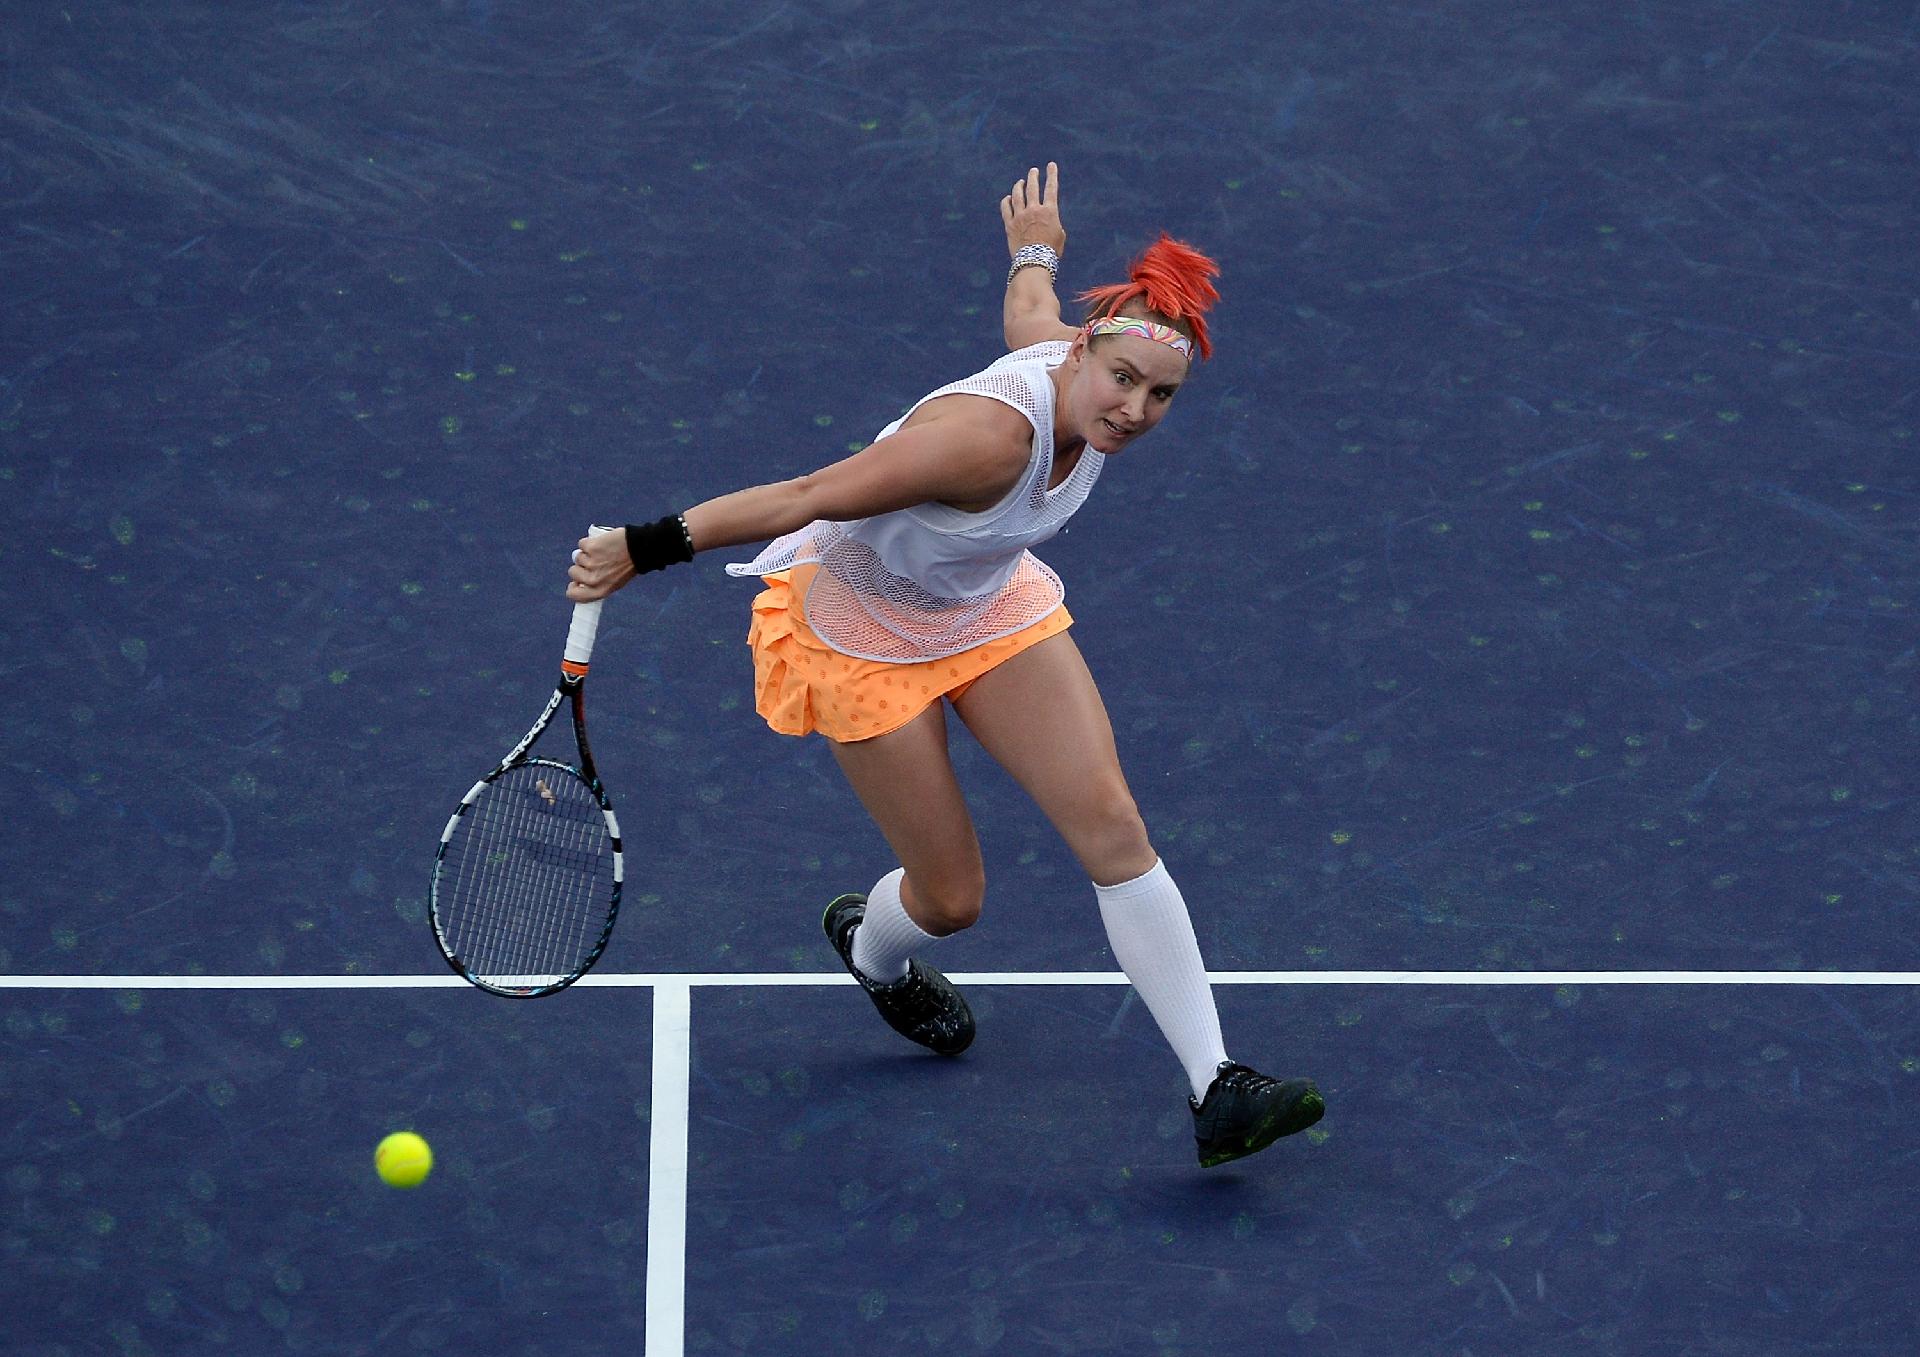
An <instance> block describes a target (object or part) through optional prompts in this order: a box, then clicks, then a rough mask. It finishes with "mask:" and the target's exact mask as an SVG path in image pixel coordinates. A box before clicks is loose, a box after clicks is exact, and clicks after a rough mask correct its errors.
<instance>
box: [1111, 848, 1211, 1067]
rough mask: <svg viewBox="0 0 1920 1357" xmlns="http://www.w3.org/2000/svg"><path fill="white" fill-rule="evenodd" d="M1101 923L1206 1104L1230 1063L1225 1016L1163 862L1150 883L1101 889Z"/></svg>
mask: <svg viewBox="0 0 1920 1357" xmlns="http://www.w3.org/2000/svg"><path fill="white" fill-rule="evenodd" d="M1093 889H1094V891H1095V893H1096V894H1098V895H1099V897H1100V922H1102V923H1103V924H1105V925H1106V927H1107V941H1108V942H1109V943H1111V944H1112V946H1113V955H1114V957H1115V959H1116V960H1118V961H1119V963H1120V969H1121V970H1123V971H1125V972H1126V973H1127V979H1129V980H1131V981H1132V982H1133V987H1134V989H1135V990H1137V991H1138V992H1139V994H1140V998H1141V1000H1142V1001H1143V1002H1145V1004H1146V1006H1147V1011H1148V1012H1149V1013H1151V1014H1153V1020H1154V1021H1155V1022H1157V1023H1159V1024H1160V1031H1161V1034H1162V1035H1164V1036H1165V1037H1166V1039H1167V1044H1168V1045H1170V1046H1172V1047H1173V1053H1174V1054H1175V1055H1177V1056H1178V1057H1180V1063H1181V1064H1182V1065H1184V1066H1186V1070H1187V1082H1188V1083H1189V1084H1192V1085H1193V1096H1194V1097H1195V1098H1204V1097H1205V1096H1206V1094H1207V1086H1208V1085H1209V1084H1211V1083H1212V1082H1213V1076H1214V1072H1215V1070H1216V1069H1217V1067H1218V1066H1219V1064H1220V1062H1221V1061H1223V1060H1225V1059H1226V1058H1227V1051H1226V1045H1225V1043H1224V1042H1222V1040H1221V1039H1220V1012H1219V1010H1218V1009H1217V1008H1215V1007H1214V1004H1213V989H1212V987H1211V986H1210V985H1209V984H1208V982H1207V968H1206V965H1205V963H1203V962H1202V961H1201V960H1200V943H1199V941H1198V939H1196V938H1195V937H1194V935H1193V920H1192V919H1191V918H1190V917H1189V916H1188V914H1187V902H1186V901H1185V900H1184V899H1182V898H1181V895H1180V888H1179V887H1178V886H1176V885H1174V884H1173V878H1172V877H1170V876H1168V875H1167V868H1166V864H1165V863H1162V862H1156V863H1154V864H1153V870H1152V871H1150V872H1148V873H1147V874H1146V875H1145V876H1138V877H1135V878H1134V879H1133V880H1131V881H1123V882H1121V883H1120V884H1119V885H1117V886H1102V885H1098V884H1096V885H1095V886H1094V888H1093Z"/></svg>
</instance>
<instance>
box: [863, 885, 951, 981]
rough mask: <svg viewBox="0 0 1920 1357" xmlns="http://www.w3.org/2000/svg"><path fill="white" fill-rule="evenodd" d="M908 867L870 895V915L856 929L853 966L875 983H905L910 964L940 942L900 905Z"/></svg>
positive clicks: (868, 905) (867, 913)
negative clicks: (901, 884)
mask: <svg viewBox="0 0 1920 1357" xmlns="http://www.w3.org/2000/svg"><path fill="white" fill-rule="evenodd" d="M906 875H907V871H906V868H904V867H895V868H894V869H893V870H892V871H890V872H888V873H887V874H886V875H885V876H883V877H881V878H880V879H879V880H878V881H876V882H874V883H873V889H872V890H870V891H868V892H867V912H866V915H865V917H864V918H862V919H861V920H860V926H859V927H858V928H856V929H854V930H853V964H854V966H855V967H856V968H857V969H858V970H859V972H860V974H862V975H864V976H866V977H867V979H869V980H871V981H873V982H874V983H876V984H881V985H887V984H891V983H892V982H894V981H895V980H904V979H905V978H906V974H907V962H908V961H910V960H911V959H912V958H913V957H914V956H915V955H917V954H918V953H919V952H921V951H923V950H924V949H925V948H927V947H929V946H931V945H932V944H934V943H936V942H938V941H939V939H938V938H936V937H934V936H933V934H931V933H929V932H927V931H926V930H925V929H923V928H921V927H920V925H919V924H917V923H915V922H914V921H913V920H912V919H910V918H908V917H907V910H906V906H904V905H902V904H901V903H900V882H901V881H902V880H903V879H905V877H906Z"/></svg>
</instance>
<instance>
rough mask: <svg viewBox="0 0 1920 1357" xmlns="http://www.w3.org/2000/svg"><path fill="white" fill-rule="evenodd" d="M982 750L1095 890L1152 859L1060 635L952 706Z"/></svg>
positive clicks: (1139, 870)
mask: <svg viewBox="0 0 1920 1357" xmlns="http://www.w3.org/2000/svg"><path fill="white" fill-rule="evenodd" d="M954 708H955V710H956V711H958V712H959V713H960V719H961V720H963V721H965V722H966V723H967V728H968V729H969V730H971V731H972V732H973V735H974V738H975V739H977V740H979V741H980V743H981V745H982V746H983V747H984V748H985V749H986V751H987V752H988V753H989V754H991V755H993V757H994V759H995V760H996V761H997V762H998V763H999V764H1000V766H1001V767H1003V768H1005V769H1006V770H1007V772H1008V773H1010V774H1012V776H1013V779H1014V781H1016V782H1018V783H1019V784H1020V785H1021V786H1022V787H1023V788H1025V789H1026V792H1027V795H1029V796H1031V797H1032V798H1033V800H1034V803H1035V804H1036V805H1038V806H1039V807H1040V809H1041V811H1042V812H1043V813H1044V814H1045V815H1046V817H1047V818H1048V819H1049V820H1050V821H1052V822H1053V826H1054V828H1055V829H1057V830H1059V831H1060V836H1061V838H1063V839H1065V840H1066V843H1067V847H1068V848H1070V849H1072V850H1073V853H1074V856H1075V857H1077V858H1079V859H1080V865H1081V866H1082V867H1084V868H1085V869H1086V871H1087V874H1088V875H1089V876H1091V877H1092V878H1093V879H1094V881H1095V882H1097V883H1098V884H1100V885H1103V886H1112V885H1118V884H1119V883H1120V882H1122V881H1131V880H1133V879H1134V878H1135V877H1137V876H1141V875H1143V874H1144V873H1146V872H1149V871H1151V870H1152V869H1153V864H1154V863H1155V862H1156V861H1157V860H1158V859H1157V857H1156V855H1155V853H1154V851H1153V845H1152V844H1151V843H1150V842H1149V841H1148V838H1147V827H1146V825H1145V824H1144V823H1143V822H1142V821H1141V819H1140V812H1139V810H1138V808H1137V807H1136V806H1135V805H1134V801H1133V793H1132V791H1130V790H1129V789H1128V787H1127V779H1126V776H1125V775H1124V774H1123V773H1122V772H1121V771H1120V755H1119V753H1118V751H1117V750H1116V749H1115V748H1114V742H1113V723H1112V722H1111V721H1110V720H1109V719H1108V717H1107V708H1106V704H1105V703H1104V702H1102V701H1101V700H1100V690H1099V688H1098V687H1097V686H1095V684H1094V681H1093V675H1092V674H1091V673H1090V672H1089V671H1088V669H1087V664H1086V661H1085V660H1083V659H1082V658H1081V657H1080V647H1079V646H1077V645H1075V644H1074V642H1073V637H1072V636H1071V635H1070V634H1069V633H1066V632H1062V633H1060V634H1059V635H1057V636H1050V637H1048V638H1047V639H1046V640H1044V641H1042V642H1040V643H1039V644H1038V645H1036V646H1034V647H1032V648H1031V649H1029V650H1023V651H1021V652H1020V653H1019V654H1018V655H1015V656H1014V657H1013V658H1012V659H1010V660H1008V661H1007V662H1006V663H1005V664H1002V665H1000V666H999V667H998V668H996V669H993V670H991V671H989V672H988V673H986V674H984V675H982V676H981V677H980V679H978V680H977V681H976V682H975V683H974V685H973V686H972V687H971V688H969V689H968V690H967V691H966V693H965V694H964V695H963V696H962V697H961V699H960V701H959V702H957V703H955V704H954Z"/></svg>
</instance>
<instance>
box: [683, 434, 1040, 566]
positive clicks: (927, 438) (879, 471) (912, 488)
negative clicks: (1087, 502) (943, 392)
mask: <svg viewBox="0 0 1920 1357" xmlns="http://www.w3.org/2000/svg"><path fill="white" fill-rule="evenodd" d="M955 405H956V408H955V409H953V410H952V411H951V412H949V413H946V414H943V415H942V416H941V417H939V418H935V419H929V420H927V421H926V422H924V423H918V424H915V425H914V426H913V427H911V428H907V429H902V430H901V431H900V432H898V433H896V434H893V435H892V436H890V437H887V438H883V439H881V440H880V441H879V442H878V443H874V444H871V445H870V446H868V447H865V448H862V449H861V450H860V451H859V452H856V453H854V454H853V455H852V456H851V457H846V458H843V459H842V460H840V461H838V462H835V463H833V464H832V465H830V466H825V467H822V468H820V469H819V470H818V471H813V472H809V473H808V474H807V475H804V476H798V477H795V478H794V479H793V480H790V481H775V482H772V483H770V484H767V485H756V486H752V487H750V488H749V489H746V490H736V491H734V492H733V493H732V494H729V495H721V496H720V497H719V498H717V499H710V500H707V501H706V502H705V503H703V504H696V505H694V507H693V508H691V509H689V510H687V511H686V513H685V514H683V515H682V517H683V518H685V519H686V523H687V531H688V533H689V534H691V536H692V537H693V548H694V550H695V551H707V550H710V549H712V548H714V547H730V546H738V545H739V544H741V543H743V542H765V541H768V540H770V539H772V538H775V537H779V536H782V535H783V534H785V533H789V532H793V531H794V530H795V529H797V528H804V527H805V526H806V525H807V524H809V523H812V522H813V521H814V520H816V519H827V520H830V521H833V522H847V521H849V520H851V519H856V518H871V517H873V516H874V515H875V514H884V513H891V512H892V511H894V510H895V509H909V508H912V507H913V506H914V505H916V504H929V503H934V502H943V503H950V504H966V503H972V502H978V501H983V500H985V501H992V500H996V499H998V498H1000V497H1001V496H1002V495H1004V494H1006V492H1007V491H1008V490H1010V489H1012V488H1013V483H1014V481H1015V480H1017V479H1018V478H1019V476H1020V473H1021V472H1022V471H1024V470H1025V469H1026V466H1027V461H1028V459H1029V457H1031V456H1032V453H1033V426H1032V425H1030V424H1028V423H1027V421H1026V417H1025V416H1023V415H1022V414H1021V413H1020V412H1019V411H1017V410H1015V409H1013V408H1012V407H1011V406H1008V405H1003V404H1002V403H1000V402H999V401H994V400H987V399H985V398H974V399H971V400H964V401H957V402H955Z"/></svg>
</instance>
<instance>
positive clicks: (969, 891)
mask: <svg viewBox="0 0 1920 1357" xmlns="http://www.w3.org/2000/svg"><path fill="white" fill-rule="evenodd" d="M827 743H828V744H829V745H830V746H831V747H832V749H833V756H834V758H835V759H836V760H838V761H839V764H840V771H841V772H842V773H844V774H846V778H847V781H848V782H849V783H851V784H852V785H853V790H854V793H855V794H856V795H857V796H859V798H860V804H861V805H863V806H865V807H866V808H867V814H868V815H870V816H872V817H873V822H874V823H875V824H876V825H878V826H879V827H880V833H881V834H882V835H884V836H885V837H886V840H887V846H888V847H890V848H892V849H893V852H894V856H895V857H897V858H899V860H900V865H901V866H902V867H904V868H905V869H906V873H907V876H906V880H905V882H904V883H902V886H901V892H900V898H901V903H902V904H904V905H905V906H906V909H907V915H908V917H909V918H911V919H912V920H913V921H914V922H915V923H917V924H919V925H920V927H921V928H923V929H925V930H926V931H927V932H929V933H931V934H933V935H935V936H936V937H938V936H942V935H944V934H947V933H954V932H958V931H959V930H960V929H962V928H967V927H970V926H971V925H972V924H973V923H974V921H975V920H976V919H978V918H979V917H980V902H981V899H982V897H983V896H984V895H985V893H986V871H985V868H984V867H983V866H982V864H981V861H980V839H979V836H978V835H977V834H976V833H975V832H974V828H973V816H972V815H971V814H969V813H968V811H967V803H966V799H965V797H964V796H963V795H962V794H961V791H960V783H959V780H958V779H957V778H955V777H954V774H953V762H952V760H951V759H950V758H949V757H948V755H947V717H946V708H945V707H944V706H943V705H942V704H941V703H938V702H936V703H934V704H933V705H932V706H931V707H929V708H927V709H926V710H925V711H923V712H921V713H920V715H918V716H916V717H915V718H914V719H913V720H911V721H909V722H908V723H907V724H906V725H904V726H902V727H901V728H900V729H898V730H895V731H890V732H889V733H887V734H885V735H877V736H875V737H874V738H873V739H871V740H856V741H852V742H850V743H845V744H842V743H839V742H837V741H833V740H829V741H828V742H827Z"/></svg>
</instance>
